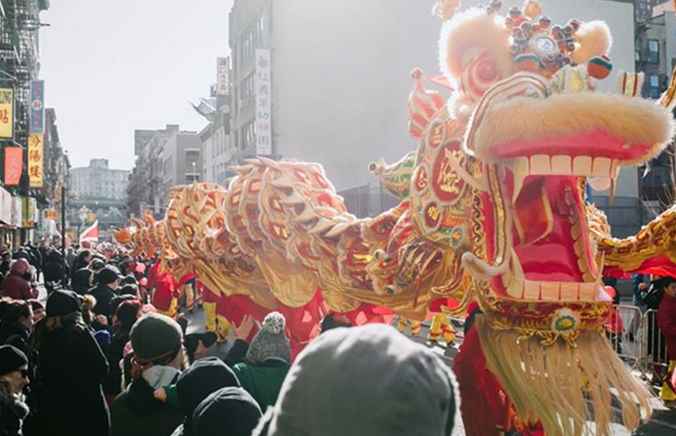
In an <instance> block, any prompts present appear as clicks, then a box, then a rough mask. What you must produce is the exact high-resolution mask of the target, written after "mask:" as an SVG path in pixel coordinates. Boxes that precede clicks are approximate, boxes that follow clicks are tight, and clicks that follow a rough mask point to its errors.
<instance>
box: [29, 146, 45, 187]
mask: <svg viewBox="0 0 676 436" xmlns="http://www.w3.org/2000/svg"><path fill="white" fill-rule="evenodd" d="M43 148H44V147H43V142H42V133H33V134H30V135H28V180H29V185H30V187H31V188H42V185H43V170H44V168H43V167H44V156H43V152H44V150H43Z"/></svg>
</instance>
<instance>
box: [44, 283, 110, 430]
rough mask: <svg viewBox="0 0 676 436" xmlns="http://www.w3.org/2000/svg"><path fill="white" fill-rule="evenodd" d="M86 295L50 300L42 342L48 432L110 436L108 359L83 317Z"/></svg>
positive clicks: (55, 295) (57, 293) (70, 294)
mask: <svg viewBox="0 0 676 436" xmlns="http://www.w3.org/2000/svg"><path fill="white" fill-rule="evenodd" d="M81 304H82V301H81V297H80V296H79V295H78V294H76V293H75V292H73V291H61V290H58V291H54V292H52V294H51V295H50V296H49V298H48V299H47V318H46V319H45V321H44V322H45V335H44V338H43V339H42V343H41V345H40V356H39V361H40V363H39V365H38V369H39V373H40V377H41V381H42V383H43V389H42V398H41V399H40V403H41V407H40V411H39V417H40V419H39V421H40V422H41V424H42V427H43V431H44V432H43V433H42V434H45V435H47V434H54V435H57V434H58V435H69V436H80V435H82V436H91V435H97V436H98V435H101V436H107V435H108V434H109V433H110V415H109V411H108V406H107V405H106V402H105V400H104V397H103V389H102V383H103V381H104V379H105V377H106V375H107V374H108V361H107V360H106V357H105V355H104V354H103V351H101V348H100V347H99V345H98V343H97V342H96V339H94V335H93V332H92V331H91V329H90V328H89V327H87V325H86V324H85V322H84V321H83V318H82V312H81V310H82V309H81Z"/></svg>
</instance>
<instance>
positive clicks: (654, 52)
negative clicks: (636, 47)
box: [646, 39, 660, 64]
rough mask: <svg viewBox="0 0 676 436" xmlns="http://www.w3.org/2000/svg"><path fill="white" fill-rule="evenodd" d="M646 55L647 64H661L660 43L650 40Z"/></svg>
mask: <svg viewBox="0 0 676 436" xmlns="http://www.w3.org/2000/svg"><path fill="white" fill-rule="evenodd" d="M646 55H647V56H646V62H649V63H651V64H659V63H660V42H659V41H658V40H657V39H649V40H648V51H647V53H646Z"/></svg>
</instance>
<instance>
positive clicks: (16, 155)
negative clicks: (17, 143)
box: [5, 147, 23, 186]
mask: <svg viewBox="0 0 676 436" xmlns="http://www.w3.org/2000/svg"><path fill="white" fill-rule="evenodd" d="M22 172H23V149H22V148H21V147H5V185H7V186H16V185H18V184H19V181H20V180H21V173H22Z"/></svg>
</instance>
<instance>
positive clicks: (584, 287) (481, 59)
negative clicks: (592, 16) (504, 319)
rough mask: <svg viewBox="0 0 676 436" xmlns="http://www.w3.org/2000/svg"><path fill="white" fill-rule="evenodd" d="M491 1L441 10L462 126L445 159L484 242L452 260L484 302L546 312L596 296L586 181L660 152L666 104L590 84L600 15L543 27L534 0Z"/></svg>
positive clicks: (603, 40)
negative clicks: (480, 285) (465, 192)
mask: <svg viewBox="0 0 676 436" xmlns="http://www.w3.org/2000/svg"><path fill="white" fill-rule="evenodd" d="M496 3H499V2H493V4H492V5H491V6H489V8H488V9H471V10H469V11H466V12H463V13H460V14H457V15H455V16H454V17H452V18H451V19H450V20H448V21H447V22H446V23H445V24H444V27H443V30H442V38H441V44H440V46H441V51H440V55H441V56H440V59H441V66H442V69H443V70H444V72H445V74H446V76H447V79H448V80H449V81H450V82H452V83H455V84H456V88H457V90H458V92H457V93H456V95H455V96H454V98H452V99H451V100H450V102H449V106H448V107H447V108H446V110H447V111H448V113H449V114H450V117H451V118H453V119H454V120H455V122H456V124H457V123H458V122H459V123H460V124H462V126H463V128H462V129H458V130H460V131H456V132H455V136H457V137H458V140H457V143H458V144H457V146H456V147H455V149H454V151H453V152H454V153H456V154H455V156H456V157H455V158H453V154H452V153H451V154H450V157H449V158H450V159H451V160H455V164H454V166H455V168H456V169H457V170H458V171H455V175H456V177H457V178H458V179H459V181H460V180H462V181H463V182H464V183H465V184H469V185H471V186H473V187H474V188H475V190H474V194H475V195H477V196H478V197H480V199H481V206H480V208H481V224H482V230H483V238H482V240H483V241H484V246H483V247H481V249H477V248H478V247H474V249H473V250H471V251H468V252H466V253H464V254H462V265H463V267H464V268H465V270H466V271H467V272H469V273H471V274H472V276H473V277H474V278H475V279H477V280H480V281H483V282H485V283H487V284H488V285H489V288H490V295H491V298H492V299H493V301H497V300H501V299H503V300H508V301H514V302H524V303H527V304H529V303H534V302H544V303H555V304H552V305H550V307H551V308H552V311H553V312H552V314H551V315H552V316H554V312H556V311H557V310H558V309H557V308H558V306H559V304H561V303H566V304H568V303H576V302H579V303H583V304H584V303H595V302H607V300H608V297H607V295H606V294H605V292H604V291H603V285H602V282H601V278H602V277H601V275H602V270H603V258H602V256H600V255H599V253H598V252H597V247H596V243H595V241H594V240H592V237H591V236H590V234H591V232H590V225H589V223H588V219H587V207H586V205H585V186H586V183H587V182H591V183H592V186H594V187H596V188H598V189H601V190H605V189H607V188H609V187H611V186H612V185H614V181H615V179H616V178H617V176H618V174H619V171H620V169H621V168H622V167H623V166H628V165H635V164H637V163H640V162H644V161H646V160H648V159H650V158H652V157H653V156H655V155H656V154H657V153H659V152H660V151H661V150H662V148H663V147H664V145H665V144H666V143H668V142H669V141H670V140H671V138H672V134H673V127H672V116H671V113H670V112H669V110H668V109H667V108H665V107H663V106H660V105H658V104H655V103H653V102H651V101H647V100H643V99H641V98H638V97H636V96H635V91H633V92H625V89H627V86H626V84H623V86H622V94H606V93H602V92H597V91H596V89H595V88H596V82H597V81H598V80H601V79H603V78H605V77H606V76H608V73H609V72H610V70H611V69H612V65H611V64H610V60H609V58H608V52H609V50H610V46H611V37H610V31H609V30H608V27H607V26H606V25H605V24H604V23H603V22H600V21H593V22H586V23H585V22H580V21H577V20H571V21H570V22H568V23H567V24H566V25H563V26H557V25H553V24H552V22H551V20H550V19H548V18H547V17H544V16H541V15H540V14H541V12H542V9H541V7H540V6H539V3H538V2H533V1H528V2H526V4H525V5H524V7H523V9H518V8H513V9H512V10H510V11H509V14H508V15H507V16H506V17H503V16H500V15H498V13H497V10H498V8H499V5H497V4H496ZM623 78H624V79H625V80H626V79H627V78H629V79H635V80H636V81H637V82H638V79H637V78H636V76H632V75H624V76H623ZM637 88H638V89H640V86H637ZM627 94H628V95H627ZM432 125H434V122H433V123H432ZM447 136H449V137H452V136H453V135H452V134H447ZM459 154H462V155H464V156H463V159H464V161H463V162H465V163H464V164H463V162H460V159H459V158H458V156H459ZM447 160H448V159H447ZM452 166H453V165H452ZM458 167H461V168H458ZM462 168H465V169H466V171H462ZM439 180H440V179H439ZM439 180H435V178H434V176H433V177H432V181H431V183H432V185H434V184H435V183H437V182H438V181H439ZM458 183H460V182H458ZM433 187H434V186H433ZM557 303H558V304H557ZM510 310H511V309H510ZM550 321H553V320H551V319H547V322H548V323H549V322H550ZM583 321H584V320H583Z"/></svg>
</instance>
